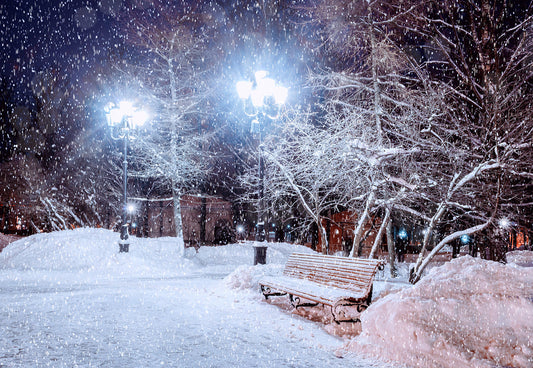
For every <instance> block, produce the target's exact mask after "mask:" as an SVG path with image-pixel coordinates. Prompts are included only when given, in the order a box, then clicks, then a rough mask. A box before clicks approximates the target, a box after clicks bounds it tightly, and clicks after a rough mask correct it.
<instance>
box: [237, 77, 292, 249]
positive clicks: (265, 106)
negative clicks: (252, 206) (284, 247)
mask: <svg viewBox="0 0 533 368" xmlns="http://www.w3.org/2000/svg"><path fill="white" fill-rule="evenodd" d="M267 76H268V72H266V71H264V70H260V71H257V72H256V73H255V74H254V80H253V81H240V82H237V84H236V88H237V93H238V95H239V97H240V98H241V100H242V101H243V104H244V113H245V114H246V115H248V116H250V117H254V120H252V125H251V132H252V133H254V134H257V135H258V137H259V147H260V149H261V143H262V136H261V121H260V120H264V119H266V118H269V119H271V120H275V119H277V118H278V117H279V113H280V110H281V106H282V105H283V104H284V103H285V101H286V100H287V96H288V89H287V88H286V87H283V86H281V85H280V84H278V83H276V82H275V81H274V80H273V79H271V78H268V77H267ZM258 156H259V157H258V159H259V185H260V187H259V198H258V206H257V207H258V214H257V229H256V233H255V240H256V241H257V242H263V241H264V240H265V223H264V219H263V212H264V203H263V201H264V198H263V197H264V167H263V156H262V154H261V151H259V153H258Z"/></svg>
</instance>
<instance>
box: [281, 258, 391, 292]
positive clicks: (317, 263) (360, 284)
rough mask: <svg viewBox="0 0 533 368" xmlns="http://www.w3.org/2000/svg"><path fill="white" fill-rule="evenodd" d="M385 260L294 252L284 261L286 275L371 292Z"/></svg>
mask: <svg viewBox="0 0 533 368" xmlns="http://www.w3.org/2000/svg"><path fill="white" fill-rule="evenodd" d="M382 264H384V262H383V261H382V260H378V259H365V258H352V257H336V256H327V255H322V254H304V253H293V254H291V256H290V257H289V259H288V260H287V263H286V264H285V269H284V270H283V274H284V275H285V276H290V277H295V278H299V279H306V280H310V281H313V282H316V283H319V284H323V285H334V286H337V287H340V288H343V289H347V290H353V291H356V292H366V293H368V292H370V288H371V287H372V281H373V279H374V275H375V273H376V271H377V269H378V267H379V266H380V265H382Z"/></svg>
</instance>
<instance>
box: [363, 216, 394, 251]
mask: <svg viewBox="0 0 533 368" xmlns="http://www.w3.org/2000/svg"><path fill="white" fill-rule="evenodd" d="M389 221H390V209H389V208H387V209H386V210H385V218H384V219H383V221H382V222H381V226H380V227H379V231H378V233H377V235H376V239H375V240H374V244H373V245H372V250H371V251H370V254H369V255H368V258H369V259H372V258H374V255H375V254H376V252H377V250H378V247H379V245H380V244H381V239H382V238H383V232H384V231H385V229H386V228H387V225H388V223H389Z"/></svg>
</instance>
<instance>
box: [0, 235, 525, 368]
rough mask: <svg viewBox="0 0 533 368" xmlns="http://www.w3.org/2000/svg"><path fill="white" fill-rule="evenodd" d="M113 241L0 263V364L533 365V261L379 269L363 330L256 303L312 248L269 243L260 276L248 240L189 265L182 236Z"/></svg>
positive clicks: (50, 241)
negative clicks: (266, 284) (417, 272)
mask: <svg viewBox="0 0 533 368" xmlns="http://www.w3.org/2000/svg"><path fill="white" fill-rule="evenodd" d="M117 241H118V234H116V233H112V232H110V231H108V230H102V229H77V230H72V231H63V232H56V233H51V234H38V235H34V236H31V237H28V238H23V239H21V240H18V241H16V242H14V243H11V244H10V245H8V246H7V247H6V248H5V249H4V250H3V251H2V252H1V253H0V321H1V324H0V367H48V366H50V367H76V366H77V367H92V366H101V367H155V366H157V367H159V366H170V367H323V366H330V367H346V366H351V367H402V366H403V365H402V364H405V365H407V366H412V367H415V366H417V367H454V368H457V367H471V366H472V367H498V366H509V367H528V368H530V367H533V343H532V341H533V338H532V336H533V267H531V265H532V264H533V252H519V253H516V252H514V253H513V254H510V255H509V257H508V258H509V259H510V261H511V263H510V264H509V265H500V264H497V263H493V262H487V261H482V260H479V259H473V258H470V257H462V258H460V259H457V260H454V261H452V262H450V263H447V264H445V265H444V266H442V267H436V268H433V269H432V270H431V271H430V272H429V273H428V275H427V276H426V277H424V278H423V279H422V281H421V282H419V283H418V284H417V285H415V286H410V285H409V284H408V283H407V282H406V274H407V266H404V268H403V269H402V270H401V272H400V275H401V277H399V278H397V279H389V278H388V272H387V270H385V271H380V272H378V275H377V280H376V282H375V285H374V287H375V292H374V295H375V297H374V303H373V304H372V305H371V306H370V307H369V308H368V309H367V311H366V312H365V313H363V315H362V324H346V323H345V324H341V325H340V326H338V325H336V324H335V323H331V318H330V315H329V312H328V311H327V310H324V309H322V308H308V309H307V310H306V309H305V308H302V309H301V310H299V311H298V312H295V311H292V310H291V309H290V307H289V305H288V303H287V298H286V297H280V298H275V299H274V300H273V301H272V302H265V301H264V298H263V297H262V296H261V294H260V293H259V288H258V285H257V281H258V280H259V278H261V276H262V275H267V274H268V275H274V274H278V273H280V272H281V271H282V269H283V265H284V263H285V261H286V259H287V258H288V256H289V255H290V254H291V253H292V252H294V251H303V252H311V251H310V250H309V249H307V248H303V247H301V246H295V245H291V244H272V243H269V249H268V253H267V265H257V266H252V264H253V253H254V252H253V247H252V244H251V243H245V244H234V245H228V246H224V247H203V248H201V249H200V251H199V253H196V252H195V251H194V249H188V250H187V252H186V255H185V257H180V252H179V250H178V246H177V244H176V239H173V238H160V239H139V238H131V245H130V252H129V253H127V254H119V253H118V244H117ZM363 356H365V358H363ZM378 358H379V359H381V360H378ZM384 361H385V362H384ZM387 362H388V363H387Z"/></svg>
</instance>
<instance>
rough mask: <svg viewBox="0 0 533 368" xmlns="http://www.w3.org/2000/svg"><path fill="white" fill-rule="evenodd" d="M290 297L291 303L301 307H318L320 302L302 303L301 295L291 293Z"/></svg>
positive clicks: (295, 306)
mask: <svg viewBox="0 0 533 368" xmlns="http://www.w3.org/2000/svg"><path fill="white" fill-rule="evenodd" d="M289 299H290V300H291V305H292V306H293V307H294V308H300V307H316V306H317V305H318V304H320V303H302V301H301V299H300V297H299V296H294V295H292V294H289Z"/></svg>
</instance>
